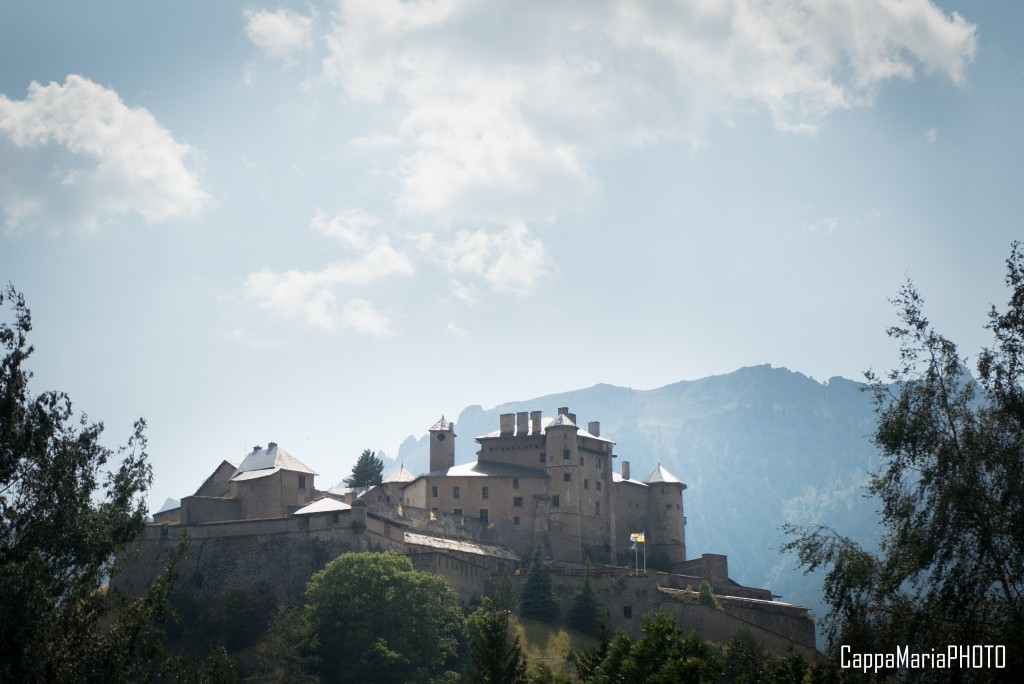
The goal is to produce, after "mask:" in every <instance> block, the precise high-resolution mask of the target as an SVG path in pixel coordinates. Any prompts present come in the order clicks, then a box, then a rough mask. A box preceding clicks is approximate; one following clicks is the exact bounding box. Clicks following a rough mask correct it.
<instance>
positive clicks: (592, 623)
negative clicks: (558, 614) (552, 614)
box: [568, 563, 601, 634]
mask: <svg viewBox="0 0 1024 684" xmlns="http://www.w3.org/2000/svg"><path fill="white" fill-rule="evenodd" d="M568 613H569V615H568V618H569V625H570V626H571V627H573V628H574V629H577V630H579V631H581V632H583V633H584V634H597V626H598V622H600V620H601V599H600V597H599V596H598V595H597V591H595V590H594V580H593V579H591V577H590V563H587V573H586V575H584V577H583V584H581V585H580V588H579V589H578V590H577V591H576V592H575V593H574V594H573V595H572V599H571V600H570V601H569V610H568Z"/></svg>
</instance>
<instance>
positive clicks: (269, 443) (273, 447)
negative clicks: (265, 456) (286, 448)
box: [267, 442, 277, 449]
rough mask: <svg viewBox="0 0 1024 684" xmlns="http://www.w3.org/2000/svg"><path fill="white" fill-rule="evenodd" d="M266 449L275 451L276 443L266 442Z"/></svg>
mask: <svg viewBox="0 0 1024 684" xmlns="http://www.w3.org/2000/svg"><path fill="white" fill-rule="evenodd" d="M267 448H268V449H276V448H277V442H267Z"/></svg>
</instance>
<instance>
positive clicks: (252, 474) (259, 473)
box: [231, 468, 281, 482]
mask: <svg viewBox="0 0 1024 684" xmlns="http://www.w3.org/2000/svg"><path fill="white" fill-rule="evenodd" d="M279 472H281V469H280V468H267V469H266V470H250V471H249V472H247V473H235V475H234V477H232V478H231V481H232V482H244V481H246V480H258V479H260V478H261V477H270V476H271V475H273V474H274V473H279Z"/></svg>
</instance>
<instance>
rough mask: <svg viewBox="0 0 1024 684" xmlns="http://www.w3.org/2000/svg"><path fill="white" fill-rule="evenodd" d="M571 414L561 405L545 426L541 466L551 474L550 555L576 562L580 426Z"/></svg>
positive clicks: (579, 550) (580, 551) (579, 549)
mask: <svg viewBox="0 0 1024 684" xmlns="http://www.w3.org/2000/svg"><path fill="white" fill-rule="evenodd" d="M574 418H575V416H573V415H572V414H571V413H569V410H568V409H567V408H560V409H558V415H557V416H556V417H555V418H554V420H552V421H551V422H550V423H548V424H547V427H545V428H544V433H545V439H544V442H545V444H544V446H545V451H546V453H547V463H546V467H545V469H544V470H545V472H546V473H547V475H548V477H549V478H550V479H549V484H548V487H549V490H548V491H549V495H550V501H551V506H550V508H549V513H548V539H549V547H550V551H551V555H552V556H554V557H555V559H557V560H561V561H569V562H570V563H579V562H581V561H582V560H583V549H582V547H581V544H580V541H581V529H580V522H581V521H580V482H579V467H578V465H577V459H578V457H579V448H578V444H577V439H576V435H577V432H578V431H579V428H578V427H577V426H576V422H575V420H573V419H574Z"/></svg>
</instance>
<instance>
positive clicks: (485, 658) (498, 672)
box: [469, 597, 526, 684]
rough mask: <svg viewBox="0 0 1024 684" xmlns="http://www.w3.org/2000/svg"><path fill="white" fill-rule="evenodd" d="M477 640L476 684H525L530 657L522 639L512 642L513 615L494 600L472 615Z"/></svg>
mask: <svg viewBox="0 0 1024 684" xmlns="http://www.w3.org/2000/svg"><path fill="white" fill-rule="evenodd" d="M470 623H471V625H472V628H473V629H472V631H473V639H472V643H471V645H470V648H471V652H472V661H471V662H470V668H469V681H471V682H474V684H522V683H523V682H525V681H526V657H525V656H524V655H523V650H522V648H521V647H520V645H519V637H518V636H516V637H515V638H514V639H509V630H508V626H509V613H508V611H505V610H502V609H501V608H499V607H498V606H497V604H495V602H494V601H492V600H491V599H490V598H487V597H485V598H484V600H483V604H482V605H481V606H480V607H479V608H478V609H477V610H476V611H475V612H474V613H473V615H471V616H470Z"/></svg>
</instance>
